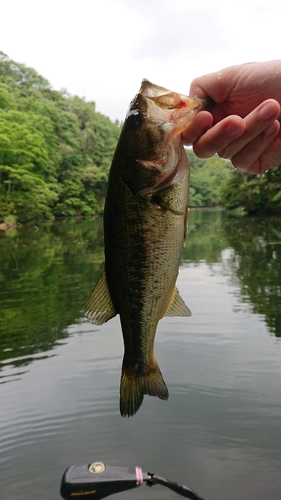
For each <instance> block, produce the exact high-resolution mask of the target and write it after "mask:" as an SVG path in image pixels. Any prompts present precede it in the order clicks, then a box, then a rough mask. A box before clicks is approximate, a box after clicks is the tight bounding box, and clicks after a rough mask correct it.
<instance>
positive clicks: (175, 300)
mask: <svg viewBox="0 0 281 500" xmlns="http://www.w3.org/2000/svg"><path fill="white" fill-rule="evenodd" d="M164 316H192V313H191V310H190V309H189V307H187V305H186V303H185V302H184V300H183V299H182V298H181V296H180V294H179V291H178V289H177V287H176V286H175V288H174V292H173V294H172V297H171V301H170V303H169V305H168V308H167V310H166V312H165V314H164Z"/></svg>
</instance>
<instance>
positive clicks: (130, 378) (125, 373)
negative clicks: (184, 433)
mask: <svg viewBox="0 0 281 500" xmlns="http://www.w3.org/2000/svg"><path fill="white" fill-rule="evenodd" d="M145 394H149V396H157V397H158V398H160V399H164V400H165V399H168V397H169V392H168V389H167V386H166V384H165V382H164V380H163V377H162V373H161V371H160V368H159V366H158V364H157V363H156V364H155V367H153V368H151V367H150V369H149V370H143V372H142V373H140V372H139V371H138V372H134V371H133V370H132V368H127V367H126V366H125V365H124V360H123V366H122V375H121V384H120V413H121V416H122V417H131V416H133V415H134V414H135V413H137V411H138V409H139V408H140V406H141V405H142V402H143V398H144V395H145Z"/></svg>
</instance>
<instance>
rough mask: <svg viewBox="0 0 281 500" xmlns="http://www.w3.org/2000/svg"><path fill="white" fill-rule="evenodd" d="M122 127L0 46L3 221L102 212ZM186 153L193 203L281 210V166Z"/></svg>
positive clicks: (0, 196)
mask: <svg viewBox="0 0 281 500" xmlns="http://www.w3.org/2000/svg"><path fill="white" fill-rule="evenodd" d="M97 97H98V96H97ZM131 97H132V96H131ZM129 100H130V98H128V101H129ZM121 126H122V124H121V123H119V122H118V121H117V120H116V121H115V122H112V121H111V120H110V119H109V118H108V117H106V116H104V115H103V114H101V113H99V112H97V111H96V107H95V102H93V101H86V99H84V98H81V97H79V96H72V95H70V94H68V92H67V91H66V90H61V91H57V90H54V89H52V87H51V85H50V83H49V82H48V80H46V79H45V78H44V77H42V76H41V75H39V74H38V73H37V71H36V70H35V69H33V68H28V67H26V66H25V65H24V64H22V63H17V62H15V61H12V60H11V59H10V58H9V57H8V56H7V55H6V54H4V53H3V52H0V223H1V222H3V221H4V222H5V221H6V222H8V221H15V222H26V221H30V220H37V219H53V218H57V217H74V216H76V217H77V216H84V217H85V216H93V215H97V214H102V212H103V206H104V200H105V196H106V189H107V178H108V173H109V168H110V164H111V160H112V157H113V153H114V150H115V147H116V144H117V141H118V137H119V134H120V131H121ZM187 154H188V156H189V158H190V161H191V181H190V200H189V206H190V207H214V206H218V205H219V206H222V207H224V208H227V209H237V208H239V209H243V210H244V211H245V212H246V213H262V212H263V213H264V212H271V211H273V212H275V213H276V211H281V167H280V166H277V167H276V168H274V169H272V170H270V171H268V172H266V173H265V174H263V175H260V176H254V175H247V174H244V173H241V172H239V171H237V170H235V169H233V167H232V166H231V164H230V162H228V161H226V160H222V159H220V158H219V157H218V156H217V155H215V156H213V157H212V158H209V159H207V160H205V159H204V160H203V159H199V158H197V157H196V156H195V155H194V153H193V151H192V150H189V149H188V150H187Z"/></svg>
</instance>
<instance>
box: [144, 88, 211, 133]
mask: <svg viewBox="0 0 281 500" xmlns="http://www.w3.org/2000/svg"><path fill="white" fill-rule="evenodd" d="M139 94H141V95H142V97H144V98H145V100H146V103H147V110H146V114H147V117H149V119H150V121H151V122H152V123H154V124H158V125H160V124H161V125H162V124H163V123H167V125H168V124H173V125H174V126H173V128H175V131H176V133H177V134H180V133H181V132H183V130H184V129H185V128H186V126H187V124H188V123H189V122H190V121H191V120H192V119H193V115H194V114H195V113H197V112H198V111H199V110H200V109H205V108H206V107H207V105H208V104H209V101H208V99H200V98H198V97H196V96H195V97H189V96H186V95H183V94H179V93H177V92H171V91H170V90H168V89H165V88H164V87H160V86H159V85H155V84H154V83H151V82H150V81H149V80H146V79H144V80H143V81H142V83H141V87H140V90H139ZM175 124H176V127H175Z"/></svg>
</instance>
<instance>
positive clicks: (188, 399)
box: [0, 211, 281, 500]
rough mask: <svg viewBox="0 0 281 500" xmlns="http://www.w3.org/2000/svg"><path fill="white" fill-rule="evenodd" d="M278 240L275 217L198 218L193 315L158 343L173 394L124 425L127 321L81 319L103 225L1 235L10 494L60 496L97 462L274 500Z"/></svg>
mask: <svg viewBox="0 0 281 500" xmlns="http://www.w3.org/2000/svg"><path fill="white" fill-rule="evenodd" d="M280 243H281V224H280V222H279V221H278V219H274V218H267V219H263V220H256V219H252V218H246V219H244V218H243V219H238V220H236V219H233V218H230V217H227V216H226V215H225V214H223V213H221V212H201V211H194V212H191V213H190V218H189V231H188V241H187V245H186V248H185V249H184V253H183V258H182V267H181V270H180V275H179V280H178V287H179V289H180V291H181V295H182V296H183V298H184V299H185V301H186V303H187V304H188V306H189V307H190V308H191V310H192V312H193V316H192V317H191V318H187V319H186V318H164V319H163V320H162V321H161V322H160V324H159V329H158V332H157V336H156V345H155V348H156V357H157V359H158V362H159V365H160V367H161V369H162V372H163V375H164V378H165V381H166V383H167V385H168V387H169V391H170V399H169V401H167V402H163V401H159V400H158V399H154V398H149V397H146V398H145V401H144V404H143V406H142V407H141V409H140V411H139V412H138V413H137V415H136V416H135V417H133V418H130V419H122V418H121V417H120V416H119V409H118V405H119V394H118V391H119V378H120V370H121V362H122V356H123V346H122V336H121V330H120V326H119V320H118V318H114V319H112V320H111V321H110V322H108V323H107V324H105V325H103V326H102V327H94V326H93V325H90V324H89V323H88V322H87V321H85V319H84V318H83V315H82V309H83V307H84V303H85V300H86V298H87V296H88V293H89V291H90V289H91V288H92V286H93V284H94V282H95V281H96V280H97V279H98V277H99V275H100V272H101V269H102V266H103V247H102V245H103V238H102V222H101V220H100V219H97V220H86V221H76V220H74V221H60V222H55V223H48V224H42V225H40V226H38V228H35V227H34V226H30V227H29V228H26V227H24V228H21V229H19V230H18V231H17V233H16V234H15V233H12V234H11V235H9V234H5V235H4V234H1V235H0V252H1V273H0V280H1V288H0V294H1V296H0V301H1V323H0V354H1V358H0V359H1V363H0V367H1V371H0V377H1V378H0V401H1V412H0V469H1V480H2V481H1V492H2V495H3V498H5V499H6V498H7V499H8V498H13V499H14V500H19V499H20V500H30V498H32V499H37V498H38V499H39V498H40V499H43V500H44V499H46V500H47V499H50V498H57V499H58V498H59V493H58V491H59V481H60V477H61V475H62V473H63V471H64V469H65V468H66V467H67V466H68V465H71V464H72V463H87V462H91V461H93V460H96V459H98V460H104V461H106V462H108V463H112V464H117V465H124V466H125V465H140V466H141V467H142V468H143V469H144V470H148V469H154V470H155V472H156V473H158V474H160V475H163V476H165V477H170V478H172V479H175V480H178V481H180V482H183V483H185V484H187V485H189V486H190V487H191V488H194V489H195V490H196V491H197V492H198V493H199V494H201V495H202V496H203V497H206V499H207V500H228V499H229V500H238V499H239V500H244V499H245V500H246V499H247V500H248V499H251V500H253V499H256V500H266V499H268V498H270V499H271V500H280V495H281V479H280V462H281V437H280V436H281V420H280V415H281V397H280V396H281V352H280V343H279V338H278V337H280V334H281V326H280V284H281V278H280V277H281V254H280V253H281V245H280ZM273 334H274V335H273ZM1 382H2V383H1ZM4 382H6V383H4ZM119 497H120V498H123V500H126V499H129V498H130V499H133V498H135V499H136V500H139V499H148V498H151V499H153V498H158V499H159V498H163V499H172V498H176V496H175V495H174V494H172V493H171V492H169V491H165V490H164V489H161V487H155V488H153V489H150V488H146V487H142V488H140V489H139V490H135V491H133V492H128V493H125V494H124V495H119ZM119 497H116V498H119Z"/></svg>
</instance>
